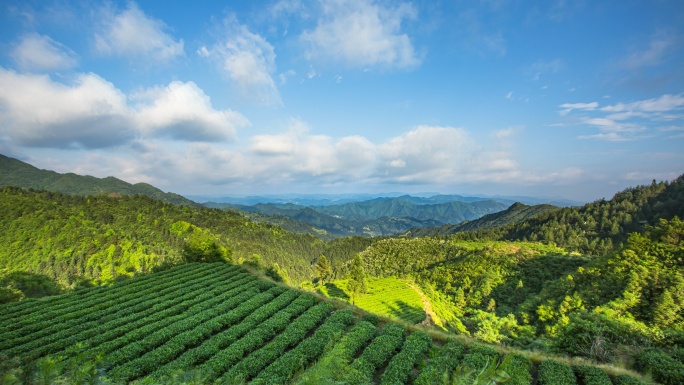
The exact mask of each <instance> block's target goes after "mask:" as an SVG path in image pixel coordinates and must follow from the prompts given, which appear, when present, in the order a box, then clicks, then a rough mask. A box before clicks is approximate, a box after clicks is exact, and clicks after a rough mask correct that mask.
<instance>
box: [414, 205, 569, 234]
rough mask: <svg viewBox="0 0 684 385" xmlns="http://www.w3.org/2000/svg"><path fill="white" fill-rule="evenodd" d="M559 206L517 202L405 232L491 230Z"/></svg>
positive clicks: (441, 232) (434, 232) (431, 232)
mask: <svg viewBox="0 0 684 385" xmlns="http://www.w3.org/2000/svg"><path fill="white" fill-rule="evenodd" d="M558 209H559V207H557V206H552V205H547V204H544V205H535V206H528V205H525V204H523V203H519V202H516V203H514V204H512V205H511V206H510V207H509V208H507V209H506V210H503V211H499V212H497V213H493V214H487V215H485V216H483V217H481V218H478V219H475V220H473V221H465V222H461V223H459V224H457V225H442V226H436V227H424V228H413V229H410V230H409V231H407V232H406V233H404V234H403V235H405V236H410V237H428V236H435V235H450V234H454V233H458V232H465V231H482V230H491V229H495V228H498V227H503V226H506V225H510V224H514V223H518V222H522V221H524V220H526V219H529V218H532V217H535V216H537V215H541V214H545V213H549V212H552V211H555V210H558Z"/></svg>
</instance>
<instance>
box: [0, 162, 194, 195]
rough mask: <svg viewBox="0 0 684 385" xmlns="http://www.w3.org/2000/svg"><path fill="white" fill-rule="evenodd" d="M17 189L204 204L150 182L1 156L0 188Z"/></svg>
mask: <svg viewBox="0 0 684 385" xmlns="http://www.w3.org/2000/svg"><path fill="white" fill-rule="evenodd" d="M4 186H14V187H21V188H32V189H37V190H47V191H53V192H61V193H64V194H69V195H100V194H120V195H137V194H140V195H147V196H149V197H151V198H154V199H157V200H160V201H162V202H168V203H173V204H177V205H184V206H193V207H201V205H200V204H198V203H196V202H193V201H191V200H189V199H187V198H184V197H182V196H180V195H178V194H174V193H165V192H164V191H162V190H160V189H158V188H156V187H154V186H151V185H149V184H147V183H136V184H130V183H128V182H124V181H122V180H121V179H117V178H114V177H112V176H109V177H106V178H96V177H94V176H89V175H85V176H83V175H76V174H73V173H67V174H60V173H57V172H55V171H50V170H41V169H39V168H36V167H34V166H32V165H30V164H28V163H25V162H22V161H20V160H18V159H14V158H10V157H7V156H4V155H2V154H0V187H4Z"/></svg>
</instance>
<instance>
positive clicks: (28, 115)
mask: <svg viewBox="0 0 684 385" xmlns="http://www.w3.org/2000/svg"><path fill="white" fill-rule="evenodd" d="M0 119H1V121H2V128H0V130H2V131H4V133H5V135H7V136H8V137H10V138H11V139H12V140H13V141H14V142H16V143H17V144H19V145H23V146H35V147H57V148H78V147H85V148H102V147H108V146H112V145H117V144H120V143H123V142H125V141H127V140H129V139H130V138H131V137H132V136H133V132H132V131H131V128H130V127H131V126H132V120H131V110H130V109H129V107H128V106H127V104H126V96H125V95H124V94H123V93H121V92H120V91H119V90H118V89H116V87H114V85H113V84H111V83H109V82H107V81H105V80H104V79H102V78H101V77H99V76H97V75H94V74H80V75H78V76H77V77H76V79H75V80H74V82H73V84H71V85H64V84H61V83H55V82H53V81H51V80H50V78H49V77H47V76H39V75H21V74H17V73H15V72H12V71H7V70H4V69H0Z"/></svg>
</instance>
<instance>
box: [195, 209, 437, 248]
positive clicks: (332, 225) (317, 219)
mask: <svg viewBox="0 0 684 385" xmlns="http://www.w3.org/2000/svg"><path fill="white" fill-rule="evenodd" d="M205 206H207V207H210V208H220V209H224V210H235V211H236V212H238V213H240V214H242V215H244V216H246V217H247V218H249V219H250V220H253V221H255V222H262V223H269V224H272V225H276V226H280V227H282V228H283V229H285V230H287V231H290V232H293V233H299V234H311V235H313V236H315V237H317V238H319V239H322V240H329V239H333V238H340V237H351V236H365V237H376V236H383V235H392V234H396V233H398V232H405V231H407V230H409V229H411V228H416V227H428V226H439V225H441V224H442V222H439V221H435V220H420V219H415V218H408V217H401V218H395V217H383V218H377V219H369V220H364V221H355V220H351V221H350V220H346V219H343V218H338V217H334V216H331V215H327V214H323V213H321V212H319V211H317V210H318V208H317V207H302V206H298V205H294V204H290V203H288V204H284V205H274V204H258V205H254V206H237V205H230V204H227V203H216V202H207V203H205Z"/></svg>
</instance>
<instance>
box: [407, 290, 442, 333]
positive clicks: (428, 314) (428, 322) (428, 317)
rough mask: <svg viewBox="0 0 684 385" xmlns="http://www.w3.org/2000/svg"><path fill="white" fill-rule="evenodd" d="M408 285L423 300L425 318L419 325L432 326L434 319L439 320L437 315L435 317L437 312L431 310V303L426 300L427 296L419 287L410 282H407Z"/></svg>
mask: <svg viewBox="0 0 684 385" xmlns="http://www.w3.org/2000/svg"><path fill="white" fill-rule="evenodd" d="M407 284H408V285H409V287H410V288H411V289H413V290H415V291H416V293H418V295H419V296H420V300H421V301H423V310H424V311H425V319H424V320H423V321H422V322H421V323H420V325H423V326H433V325H435V322H434V320H439V317H437V314H435V312H434V311H433V310H432V305H431V304H430V301H428V299H427V297H426V296H425V294H423V291H422V290H420V288H419V287H418V286H416V285H414V284H413V283H411V282H407Z"/></svg>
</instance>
